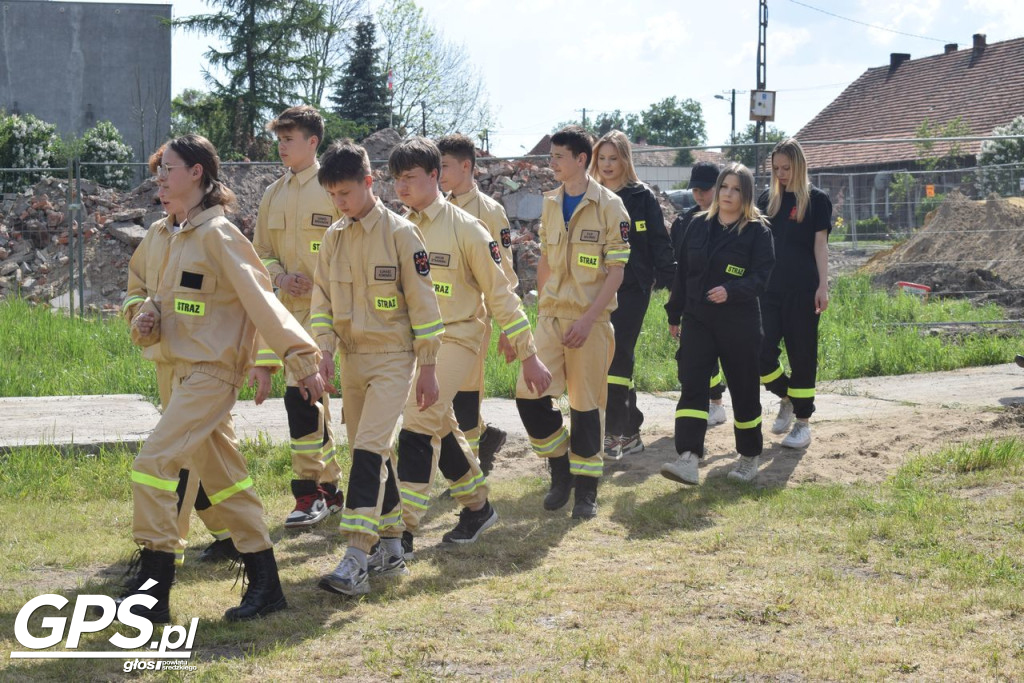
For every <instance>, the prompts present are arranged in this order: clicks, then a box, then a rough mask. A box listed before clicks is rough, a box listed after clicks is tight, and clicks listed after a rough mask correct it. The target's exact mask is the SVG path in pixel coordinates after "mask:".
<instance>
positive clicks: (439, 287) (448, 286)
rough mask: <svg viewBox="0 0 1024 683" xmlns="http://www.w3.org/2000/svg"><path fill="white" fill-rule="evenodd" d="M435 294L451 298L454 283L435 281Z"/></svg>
mask: <svg viewBox="0 0 1024 683" xmlns="http://www.w3.org/2000/svg"><path fill="white" fill-rule="evenodd" d="M434 294H437V295H438V296H451V295H452V283H450V282H438V281H437V280H434Z"/></svg>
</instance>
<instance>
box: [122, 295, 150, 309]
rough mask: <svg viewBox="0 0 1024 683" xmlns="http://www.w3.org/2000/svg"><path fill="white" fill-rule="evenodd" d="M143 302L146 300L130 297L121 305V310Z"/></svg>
mask: <svg viewBox="0 0 1024 683" xmlns="http://www.w3.org/2000/svg"><path fill="white" fill-rule="evenodd" d="M145 300H146V298H145V297H142V296H130V297H128V298H127V299H125V300H124V303H122V304H121V308H128V307H129V306H131V305H133V304H137V303H139V302H140V301H145Z"/></svg>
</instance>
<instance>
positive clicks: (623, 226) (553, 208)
mask: <svg viewBox="0 0 1024 683" xmlns="http://www.w3.org/2000/svg"><path fill="white" fill-rule="evenodd" d="M564 196H565V190H564V188H563V187H561V186H560V187H558V188H556V189H554V190H551V191H550V192H545V193H544V203H543V206H542V208H541V217H540V220H541V225H540V249H541V254H543V255H544V256H546V257H547V263H548V268H549V269H550V271H551V273H550V275H549V276H548V279H547V282H546V283H545V284H544V290H543V291H542V292H541V293H540V302H539V306H538V309H537V310H538V313H539V314H540V315H545V316H551V317H554V318H566V319H569V320H576V319H578V318H579V317H580V316H582V315H583V314H584V313H586V312H587V309H588V308H590V305H591V303H592V302H593V301H594V299H596V298H597V294H598V292H600V291H601V287H602V285H604V279H605V276H606V275H607V273H608V268H613V267H617V268H621V267H624V266H625V265H626V262H627V261H628V260H629V244H628V243H627V242H626V240H627V239H629V214H628V213H627V212H626V207H625V206H624V205H623V204H622V200H621V199H619V197H618V196H617V195H616V194H615V193H614V192H612V191H611V190H609V189H607V188H606V187H604V186H603V185H601V184H600V183H598V182H596V181H594V180H591V181H590V183H589V184H588V185H587V191H586V193H585V194H584V195H583V199H581V200H580V203H579V205H578V206H577V207H576V210H575V211H574V212H573V214H572V217H571V218H570V219H569V224H568V225H566V224H565V220H564V219H563V218H562V199H563V197H564ZM616 305H617V302H616V299H615V298H614V297H613V298H612V300H611V301H610V302H609V304H608V308H607V309H605V311H604V312H603V313H601V315H599V316H598V318H597V320H598V321H604V320H608V319H609V317H610V316H611V312H612V311H614V310H615V307H616Z"/></svg>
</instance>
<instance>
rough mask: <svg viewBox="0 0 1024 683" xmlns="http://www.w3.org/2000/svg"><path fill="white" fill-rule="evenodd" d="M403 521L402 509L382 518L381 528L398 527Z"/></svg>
mask: <svg viewBox="0 0 1024 683" xmlns="http://www.w3.org/2000/svg"><path fill="white" fill-rule="evenodd" d="M401 521H402V509H401V508H399V509H398V510H396V511H394V512H392V513H391V514H390V515H384V516H382V517H381V518H380V528H381V529H384V528H387V527H389V526H397V525H398V523H399V522H401Z"/></svg>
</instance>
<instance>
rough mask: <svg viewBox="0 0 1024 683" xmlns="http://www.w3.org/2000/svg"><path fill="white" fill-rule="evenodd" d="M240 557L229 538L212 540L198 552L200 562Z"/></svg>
mask: <svg viewBox="0 0 1024 683" xmlns="http://www.w3.org/2000/svg"><path fill="white" fill-rule="evenodd" d="M240 559H242V556H241V555H240V554H239V552H238V550H237V549H236V548H235V544H234V543H233V542H232V541H231V539H230V538H224V539H221V540H219V541H214V542H213V543H211V544H210V545H208V546H206V547H205V548H204V549H203V552H201V553H199V561H200V562H231V561H235V560H240Z"/></svg>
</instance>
